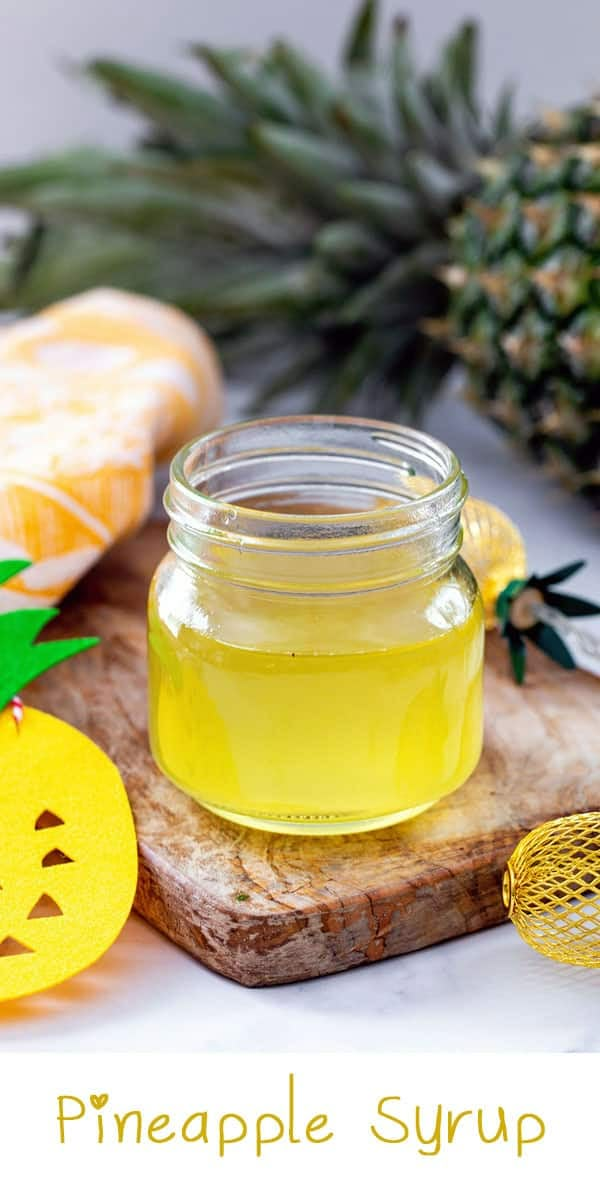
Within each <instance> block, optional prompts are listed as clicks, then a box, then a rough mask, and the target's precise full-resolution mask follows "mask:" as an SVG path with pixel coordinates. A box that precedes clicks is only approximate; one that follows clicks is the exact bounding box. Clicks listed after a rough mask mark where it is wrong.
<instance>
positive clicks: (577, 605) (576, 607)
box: [546, 592, 600, 617]
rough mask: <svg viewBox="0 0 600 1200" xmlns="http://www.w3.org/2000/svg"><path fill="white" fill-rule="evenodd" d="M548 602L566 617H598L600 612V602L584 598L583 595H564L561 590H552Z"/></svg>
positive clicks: (547, 598) (547, 597)
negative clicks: (596, 602)
mask: <svg viewBox="0 0 600 1200" xmlns="http://www.w3.org/2000/svg"><path fill="white" fill-rule="evenodd" d="M546 603H547V604H549V605H551V607H552V608H557V609H558V611H559V612H561V613H564V615H565V617H597V616H598V615H599V614H600V604H594V603H593V601H591V600H584V599H583V598H582V597H581V596H563V595H562V594H561V593H560V592H550V593H549V594H548V595H547V596H546Z"/></svg>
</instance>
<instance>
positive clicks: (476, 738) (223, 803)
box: [149, 556, 483, 834]
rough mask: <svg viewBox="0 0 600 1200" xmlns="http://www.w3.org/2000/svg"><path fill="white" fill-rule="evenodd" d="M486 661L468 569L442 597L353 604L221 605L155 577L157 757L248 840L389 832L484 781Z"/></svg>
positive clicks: (244, 597)
mask: <svg viewBox="0 0 600 1200" xmlns="http://www.w3.org/2000/svg"><path fill="white" fill-rule="evenodd" d="M169 557H170V556H168V558H167V560H165V563H167V564H168V561H169ZM232 596H233V599H232ZM482 660H483V613H482V606H481V599H480V597H479V594H478V593H477V589H476V586H475V584H474V581H473V579H472V576H471V575H470V573H469V572H468V570H467V568H466V567H465V565H464V564H463V563H462V562H461V561H460V560H458V561H457V563H456V564H455V566H454V568H453V569H452V571H451V572H450V573H448V574H447V575H445V576H444V578H443V579H442V580H439V581H437V582H435V581H434V582H429V583H427V584H425V585H423V584H422V585H420V586H413V585H404V586H403V587H390V588H384V589H381V590H379V591H373V592H371V593H358V594H356V595H344V596H339V595H338V596H295V597H293V596H289V597H282V596H274V595H273V594H269V593H261V592H260V591H257V590H253V589H252V588H237V589H232V588H230V589H229V590H228V591H227V589H226V588H224V587H222V586H221V585H220V584H219V583H218V582H217V583H215V582H214V581H212V582H211V581H205V582H204V583H202V582H198V580H197V579H196V580H194V579H193V578H192V575H191V574H190V573H188V574H187V575H186V574H185V573H184V571H183V570H180V571H178V572H177V575H176V580H175V582H174V581H173V572H172V570H169V568H168V567H167V568H165V569H164V570H162V569H161V568H159V571H158V573H157V576H156V577H155V580H154V583H153V586H152V589H151V593H150V601H149V662H150V738H151V745H152V751H153V754H154V757H155V759H156V761H157V763H158V765H159V766H160V767H161V769H162V770H163V771H164V773H165V774H166V775H167V776H169V778H170V779H172V780H173V781H174V782H175V783H176V784H177V785H178V786H179V787H181V788H182V789H183V790H184V791H185V792H187V793H188V794H190V795H191V796H193V797H194V798H195V799H197V800H198V801H199V802H200V803H202V804H203V805H205V806H206V807H207V808H209V809H211V810H212V811H213V812H216V813H218V814H219V815H221V816H223V817H227V818H230V819H232V820H235V821H237V822H239V823H241V824H243V825H249V826H257V827H259V828H263V829H270V830H281V831H282V832H295V833H311V834H314V833H331V834H334V833H344V832H348V831H357V830H364V829H372V828H377V827H380V826H384V825H389V824H393V823H395V822H396V821H401V820H405V819H407V818H409V817H413V816H415V815H417V814H418V813H420V812H422V811H423V810H424V809H426V808H428V807H429V806H430V805H432V804H434V803H435V802H436V801H437V800H439V799H440V798H441V797H443V796H446V795H448V793H450V792H452V791H454V790H455V789H456V788H457V787H459V785H460V784H461V783H463V782H464V780H465V779H466V778H467V777H468V776H469V775H470V774H471V772H472V771H473V770H474V768H475V766H476V764H477V761H478V759H479V755H480V752H481V742H482V707H483V705H482Z"/></svg>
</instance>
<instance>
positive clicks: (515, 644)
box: [508, 635, 527, 687]
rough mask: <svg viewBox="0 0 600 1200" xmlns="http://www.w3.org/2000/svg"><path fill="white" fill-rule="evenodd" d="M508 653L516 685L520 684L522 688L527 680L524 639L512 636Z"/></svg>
mask: <svg viewBox="0 0 600 1200" xmlns="http://www.w3.org/2000/svg"><path fill="white" fill-rule="evenodd" d="M508 652H509V655H510V661H511V666H512V671H513V675H514V678H515V683H518V684H519V687H520V686H521V684H522V683H523V681H524V679H525V670H526V667H527V649H526V646H525V642H524V641H523V639H522V638H521V637H515V636H514V635H513V636H511V637H510V638H509V646H508Z"/></svg>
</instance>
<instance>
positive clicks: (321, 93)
mask: <svg viewBox="0 0 600 1200" xmlns="http://www.w3.org/2000/svg"><path fill="white" fill-rule="evenodd" d="M272 57H273V60H274V61H275V62H276V63H277V65H278V67H279V69H280V71H281V73H282V74H283V76H284V78H285V79H286V81H287V84H288V87H289V88H290V90H291V91H292V92H293V93H294V95H295V97H296V99H297V100H298V102H299V103H300V104H301V105H302V108H303V111H304V112H305V114H306V115H307V117H308V122H307V124H308V127H309V128H314V129H315V130H318V131H319V132H322V131H323V130H324V129H325V128H327V126H328V124H329V121H328V115H329V111H330V109H331V105H332V103H333V99H334V96H335V88H334V87H333V85H332V83H331V82H330V80H329V79H328V77H327V75H325V74H324V72H322V71H320V70H319V68H318V67H316V66H315V65H314V63H312V62H310V61H309V59H307V58H305V57H304V55H302V54H300V53H299V51H298V50H296V48H295V46H291V45H290V44H289V42H286V41H283V40H282V39H280V40H279V41H277V42H275V45H274V46H273V49H272Z"/></svg>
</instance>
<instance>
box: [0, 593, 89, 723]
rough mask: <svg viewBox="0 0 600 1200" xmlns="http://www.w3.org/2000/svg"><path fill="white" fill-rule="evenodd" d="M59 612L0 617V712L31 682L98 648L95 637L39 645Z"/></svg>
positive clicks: (22, 612)
mask: <svg viewBox="0 0 600 1200" xmlns="http://www.w3.org/2000/svg"><path fill="white" fill-rule="evenodd" d="M57 612H58V609H55V608H44V609H35V608H24V609H18V610H17V611H16V612H8V613H2V614H0V711H1V710H2V709H3V708H4V707H5V706H6V705H7V704H8V703H9V702H10V701H11V700H12V698H13V696H15V695H16V694H17V692H19V691H20V689H21V688H23V687H25V685H26V684H27V683H31V681H32V679H36V678H37V676H38V675H41V674H42V673H43V672H44V671H47V670H48V669H49V668H50V667H54V666H56V664H57V663H59V662H62V661H63V660H64V659H66V658H71V657H72V656H73V655H74V654H79V653H80V651H82V650H87V649H89V647H91V646H96V645H97V643H98V641H99V638H95V637H83V638H67V639H64V640H62V641H54V642H36V641H35V638H36V637H37V635H38V634H39V633H40V632H41V630H42V629H43V628H44V627H45V626H46V625H47V624H48V622H49V621H51V620H52V618H53V617H55V616H56V615H57Z"/></svg>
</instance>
